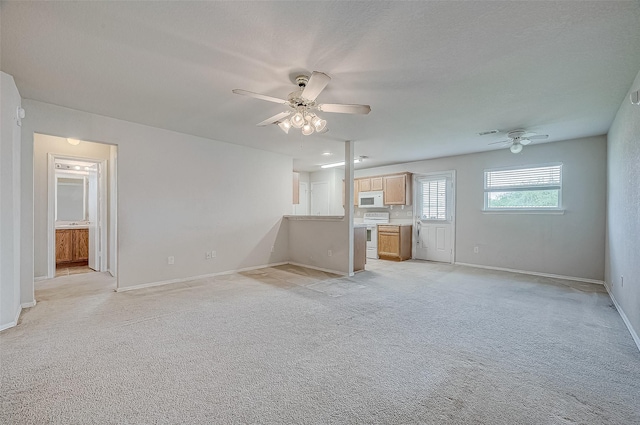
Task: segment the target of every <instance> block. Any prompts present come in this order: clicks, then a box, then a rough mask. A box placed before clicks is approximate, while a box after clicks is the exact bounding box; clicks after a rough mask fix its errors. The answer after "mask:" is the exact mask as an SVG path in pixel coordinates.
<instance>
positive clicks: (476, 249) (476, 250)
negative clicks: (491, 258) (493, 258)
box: [473, 246, 480, 254]
mask: <svg viewBox="0 0 640 425" xmlns="http://www.w3.org/2000/svg"><path fill="white" fill-rule="evenodd" d="M478 251H480V249H479V248H478V247H477V246H474V247H473V253H474V254H477V253H478Z"/></svg>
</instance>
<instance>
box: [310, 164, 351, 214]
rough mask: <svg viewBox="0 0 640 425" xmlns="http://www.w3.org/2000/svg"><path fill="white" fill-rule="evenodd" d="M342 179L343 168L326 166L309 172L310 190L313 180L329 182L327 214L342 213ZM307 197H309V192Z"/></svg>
mask: <svg viewBox="0 0 640 425" xmlns="http://www.w3.org/2000/svg"><path fill="white" fill-rule="evenodd" d="M343 179H344V168H328V169H326V170H321V171H314V172H312V173H309V182H310V183H309V190H311V183H313V182H328V183H329V215H344V207H343V206H342V192H343V189H342V180H343ZM309 198H311V193H310V194H309Z"/></svg>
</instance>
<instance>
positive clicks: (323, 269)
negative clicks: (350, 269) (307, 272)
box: [285, 261, 349, 276]
mask: <svg viewBox="0 0 640 425" xmlns="http://www.w3.org/2000/svg"><path fill="white" fill-rule="evenodd" d="M285 264H291V265H292V266H298V267H306V268H308V269H313V270H319V271H321V272H327V273H333V274H339V275H340V276H348V275H349V273H345V272H339V271H338V270H331V269H325V268H322V267H316V266H310V265H308V264H302V263H294V262H293V261H288V262H286V263H285Z"/></svg>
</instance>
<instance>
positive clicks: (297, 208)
mask: <svg viewBox="0 0 640 425" xmlns="http://www.w3.org/2000/svg"><path fill="white" fill-rule="evenodd" d="M299 187H300V190H299V202H300V203H299V204H295V205H294V206H293V207H294V211H293V213H294V214H295V215H308V214H309V185H308V183H307V182H300V185H299Z"/></svg>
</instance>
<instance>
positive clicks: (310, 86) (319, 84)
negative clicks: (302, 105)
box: [300, 71, 331, 100]
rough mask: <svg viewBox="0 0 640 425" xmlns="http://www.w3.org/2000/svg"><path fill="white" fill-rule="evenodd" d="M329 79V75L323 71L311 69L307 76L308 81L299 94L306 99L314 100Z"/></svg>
mask: <svg viewBox="0 0 640 425" xmlns="http://www.w3.org/2000/svg"><path fill="white" fill-rule="evenodd" d="M329 81H331V77H329V76H328V75H327V74H325V73H324V72H317V71H313V73H312V74H311V77H310V78H309V82H307V85H306V86H305V88H304V90H302V94H301V95H300V96H302V97H303V98H305V99H307V100H316V97H318V95H319V94H320V92H322V90H324V88H325V87H327V84H329Z"/></svg>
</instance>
